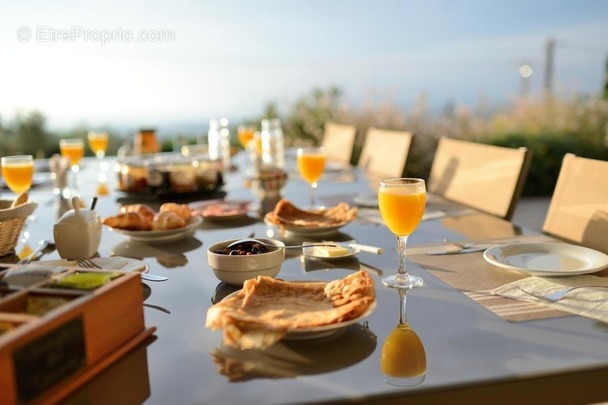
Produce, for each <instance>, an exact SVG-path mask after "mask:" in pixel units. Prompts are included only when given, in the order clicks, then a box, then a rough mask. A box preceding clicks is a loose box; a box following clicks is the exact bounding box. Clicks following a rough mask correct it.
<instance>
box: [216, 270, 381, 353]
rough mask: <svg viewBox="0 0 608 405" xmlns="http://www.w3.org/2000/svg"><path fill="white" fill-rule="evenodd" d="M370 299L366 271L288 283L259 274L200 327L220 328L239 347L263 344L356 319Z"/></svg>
mask: <svg viewBox="0 0 608 405" xmlns="http://www.w3.org/2000/svg"><path fill="white" fill-rule="evenodd" d="M374 300H375V290H374V282H373V280H372V278H371V277H370V276H369V274H367V273H366V272H365V271H362V270H361V271H359V272H357V273H353V274H350V275H348V276H346V277H345V278H343V279H339V280H334V281H331V282H329V283H325V282H301V283H298V282H289V281H283V280H276V279H273V278H271V277H265V276H259V277H257V278H256V279H250V280H247V281H245V283H244V284H243V289H242V290H240V291H239V292H238V293H237V294H236V295H234V296H232V297H231V298H228V299H225V300H223V301H221V302H219V303H217V304H216V305H214V306H213V307H211V308H209V310H208V311H207V319H206V323H205V326H206V327H207V328H209V329H211V330H217V329H223V343H224V344H225V345H228V346H232V347H237V348H240V349H264V348H267V347H269V346H271V345H273V344H274V343H276V342H277V341H279V340H280V339H281V338H283V337H284V336H285V335H286V334H287V333H289V332H290V331H297V330H306V329H309V328H313V327H318V326H324V325H331V324H335V323H339V322H344V321H347V320H350V319H354V318H357V317H358V316H360V315H362V314H363V313H364V312H365V311H366V310H367V308H368V307H369V306H370V305H371V304H372V303H373V302H374Z"/></svg>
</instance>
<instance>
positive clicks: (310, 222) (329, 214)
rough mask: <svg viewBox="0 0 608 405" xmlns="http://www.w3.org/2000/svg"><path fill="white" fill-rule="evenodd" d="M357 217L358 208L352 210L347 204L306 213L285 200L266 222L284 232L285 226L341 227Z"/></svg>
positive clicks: (269, 214) (267, 215) (269, 215)
mask: <svg viewBox="0 0 608 405" xmlns="http://www.w3.org/2000/svg"><path fill="white" fill-rule="evenodd" d="M356 216H357V207H353V208H350V207H349V206H348V204H346V203H340V204H338V205H336V206H334V207H329V208H325V209H321V210H316V211H305V210H302V209H300V208H298V207H296V206H295V205H293V204H292V203H291V202H290V201H289V200H287V199H285V198H283V199H281V200H280V201H279V202H278V203H277V205H276V206H275V209H274V211H272V212H269V213H268V214H266V217H265V219H266V222H268V223H270V224H274V225H277V226H278V227H279V228H281V230H283V229H284V227H285V226H290V227H300V228H318V227H326V226H341V225H345V224H347V223H348V222H350V221H352V220H353V219H354V218H355V217H356Z"/></svg>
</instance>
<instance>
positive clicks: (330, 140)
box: [321, 122, 357, 164]
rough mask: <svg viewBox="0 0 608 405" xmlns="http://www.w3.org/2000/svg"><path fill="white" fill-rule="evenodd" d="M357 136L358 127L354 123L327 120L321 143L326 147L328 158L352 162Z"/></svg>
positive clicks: (335, 160)
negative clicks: (345, 123)
mask: <svg viewBox="0 0 608 405" xmlns="http://www.w3.org/2000/svg"><path fill="white" fill-rule="evenodd" d="M356 137H357V127H355V126H354V125H344V124H336V123H335V122H327V123H326V124H325V131H324V132H323V141H322V143H321V144H322V145H323V146H324V147H325V153H326V155H327V160H328V161H331V162H340V163H345V164H350V163H351V157H352V154H353V148H354V147H355V138H356Z"/></svg>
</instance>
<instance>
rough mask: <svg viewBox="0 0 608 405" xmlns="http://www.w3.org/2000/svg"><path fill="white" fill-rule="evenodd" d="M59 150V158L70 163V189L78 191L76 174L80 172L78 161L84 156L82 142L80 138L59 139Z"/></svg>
mask: <svg viewBox="0 0 608 405" xmlns="http://www.w3.org/2000/svg"><path fill="white" fill-rule="evenodd" d="M59 150H60V151H61V156H63V157H65V158H67V159H68V160H69V161H70V166H71V168H72V183H73V185H72V189H73V190H74V191H75V192H76V191H77V190H78V172H79V171H80V159H82V157H83V156H84V141H83V140H82V139H80V138H75V139H60V140H59Z"/></svg>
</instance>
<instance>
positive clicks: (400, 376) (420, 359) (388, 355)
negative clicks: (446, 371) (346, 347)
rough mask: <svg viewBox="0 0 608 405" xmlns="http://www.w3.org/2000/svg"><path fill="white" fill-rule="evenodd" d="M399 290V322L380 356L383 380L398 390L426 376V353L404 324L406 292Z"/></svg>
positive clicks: (414, 333) (408, 326) (418, 381)
mask: <svg viewBox="0 0 608 405" xmlns="http://www.w3.org/2000/svg"><path fill="white" fill-rule="evenodd" d="M398 291H399V302H400V308H399V323H398V324H397V327H396V328H395V329H393V330H392V331H391V333H389V335H388V336H387V337H386V340H385V341H384V345H383V346H382V352H381V354H380V370H381V371H382V378H383V380H384V381H385V382H386V383H388V384H390V385H395V386H398V387H412V386H414V385H418V384H421V383H422V382H423V381H424V378H425V376H426V352H425V350H424V346H423V344H422V341H421V340H420V338H419V337H418V335H417V334H416V332H414V330H413V329H412V328H411V327H410V325H409V324H408V322H407V316H406V311H405V304H406V292H407V290H404V289H400V290H398Z"/></svg>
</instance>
